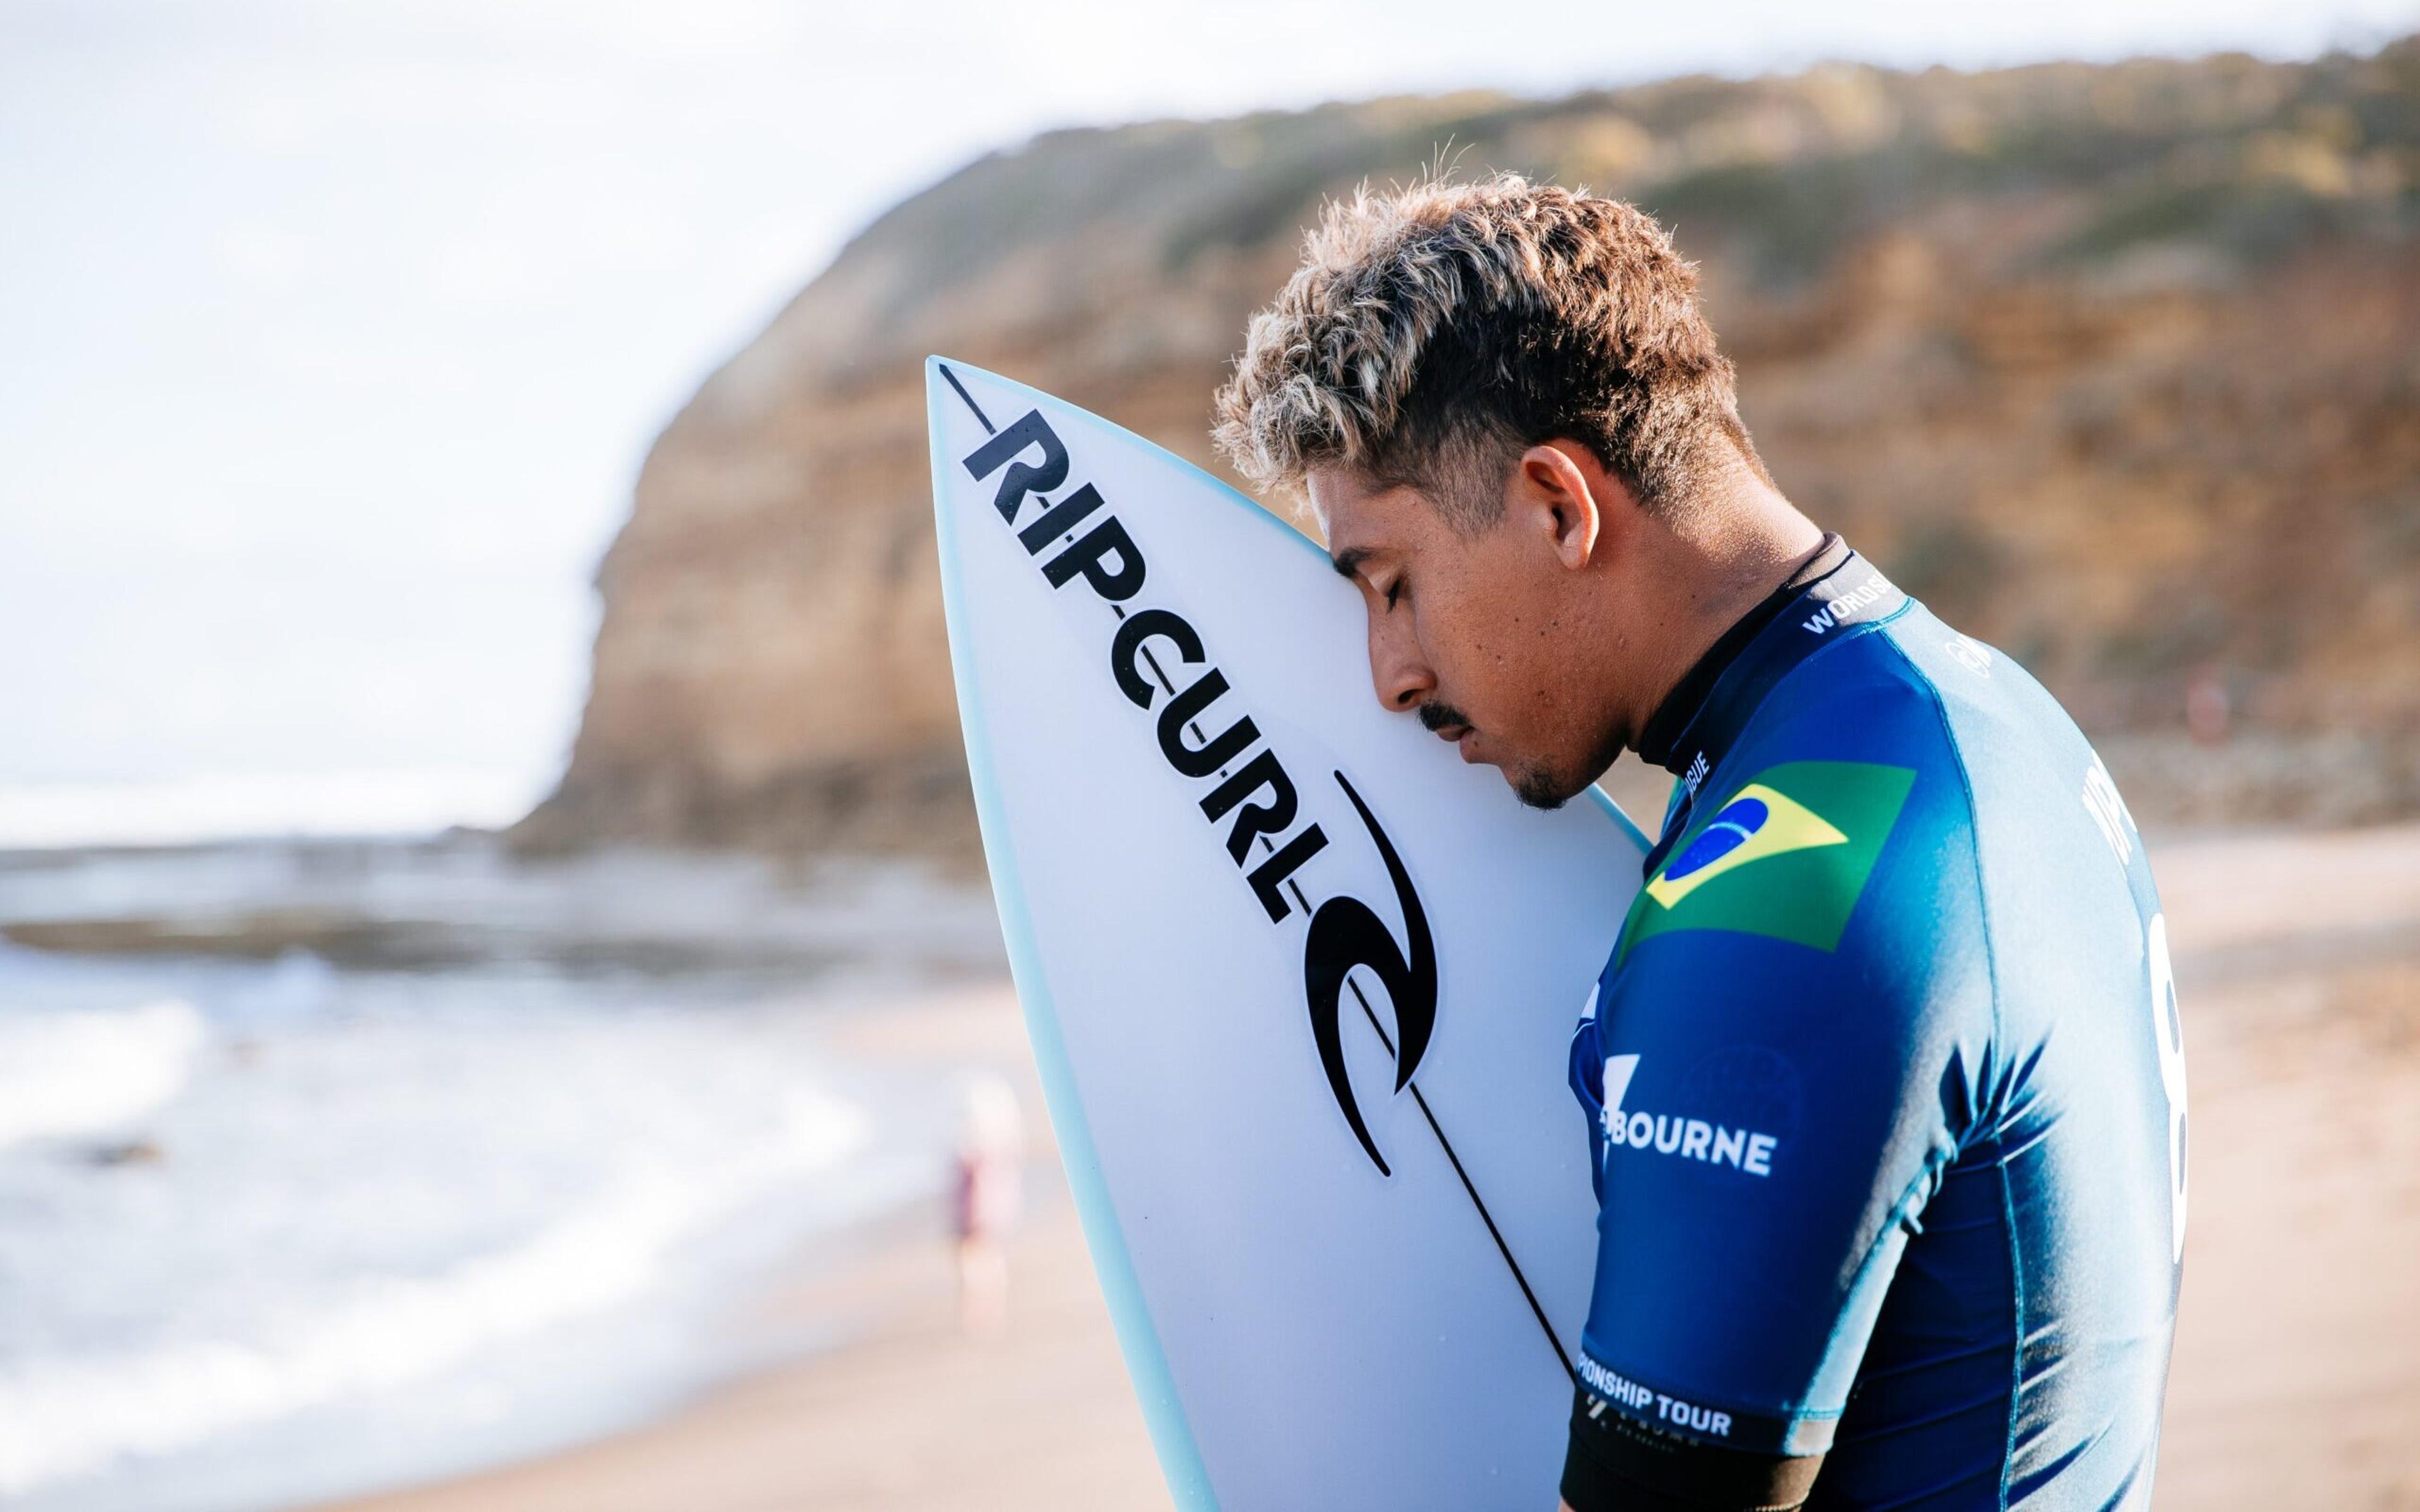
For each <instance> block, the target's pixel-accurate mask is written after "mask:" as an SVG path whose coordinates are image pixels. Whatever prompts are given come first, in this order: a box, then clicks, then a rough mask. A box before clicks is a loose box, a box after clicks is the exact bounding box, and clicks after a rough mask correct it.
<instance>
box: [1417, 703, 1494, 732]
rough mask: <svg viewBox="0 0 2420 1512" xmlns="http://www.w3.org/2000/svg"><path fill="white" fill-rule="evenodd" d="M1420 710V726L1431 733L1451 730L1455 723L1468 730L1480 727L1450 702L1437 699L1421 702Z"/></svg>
mask: <svg viewBox="0 0 2420 1512" xmlns="http://www.w3.org/2000/svg"><path fill="white" fill-rule="evenodd" d="M1419 717H1420V727H1421V728H1422V729H1424V730H1426V731H1428V732H1429V733H1431V734H1435V733H1437V732H1439V731H1442V730H1450V729H1452V728H1453V727H1454V726H1455V725H1460V726H1462V727H1463V728H1464V729H1466V730H1476V729H1477V728H1479V727H1478V726H1477V725H1474V724H1472V723H1471V722H1470V716H1468V715H1466V714H1465V713H1463V712H1462V711H1461V710H1460V709H1457V708H1455V707H1454V706H1453V705H1452V704H1450V703H1443V702H1437V701H1436V700H1435V699H1432V700H1430V701H1429V702H1426V703H1423V704H1421V705H1420V706H1419Z"/></svg>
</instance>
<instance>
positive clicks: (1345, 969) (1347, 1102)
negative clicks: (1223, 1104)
mask: <svg viewBox="0 0 2420 1512" xmlns="http://www.w3.org/2000/svg"><path fill="white" fill-rule="evenodd" d="M970 408H971V401H970ZM964 466H965V468H966V470H967V472H968V475H969V476H970V477H972V478H973V479H975V480H976V481H977V482H983V481H985V480H986V479H989V478H991V477H992V476H993V475H994V474H995V473H997V474H998V475H999V483H998V485H997V486H996V488H995V491H994V493H993V495H992V507H993V509H994V510H995V511H996V512H997V513H998V514H999V516H1000V517H1001V520H1002V521H1003V522H1005V523H1006V524H1007V525H1008V526H1009V527H1010V528H1011V529H1012V530H1015V531H1016V539H1017V542H1018V544H1019V545H1021V546H1022V547H1023V548H1025V552H1026V555H1028V556H1029V557H1032V558H1033V559H1034V560H1035V561H1036V563H1037V564H1038V565H1039V566H1040V569H1041V572H1042V577H1043V579H1044V580H1045V581H1046V582H1047V583H1048V584H1049V585H1050V587H1051V588H1052V589H1053V590H1054V591H1057V590H1063V589H1065V588H1067V587H1069V586H1070V585H1072V584H1074V583H1076V582H1078V581H1079V580H1080V581H1081V582H1083V583H1084V584H1085V586H1086V587H1088V588H1090V589H1091V590H1092V591H1093V593H1094V594H1095V595H1097V596H1098V597H1099V598H1100V599H1101V601H1102V602H1103V603H1105V604H1107V605H1108V606H1109V608H1110V609H1112V610H1113V611H1114V612H1115V614H1116V617H1117V619H1116V625H1117V627H1116V629H1115V631H1114V632H1113V633H1112V634H1111V636H1110V638H1109V674H1110V676H1111V677H1112V678H1113V679H1114V680H1115V681H1116V683H1117V687H1118V690H1119V692H1121V693H1122V694H1124V695H1125V699H1126V701H1127V702H1131V703H1132V704H1133V705H1134V706H1135V707H1136V708H1138V709H1141V710H1144V711H1146V712H1149V711H1151V709H1152V706H1153V703H1154V702H1155V701H1157V702H1158V703H1159V708H1158V718H1157V734H1158V738H1159V750H1160V754H1161V756H1162V757H1163V758H1164V759H1165V760H1166V761H1167V763H1168V764H1169V766H1170V767H1171V769H1172V770H1174V771H1175V772H1176V773H1177V774H1178V775H1179V776H1181V777H1183V778H1185V779H1188V780H1190V781H1193V782H1206V783H1212V784H1213V785H1212V786H1210V788H1209V790H1208V791H1207V792H1205V793H1203V794H1202V795H1201V797H1200V799H1199V800H1198V801H1199V805H1200V808H1201V810H1202V817H1203V818H1204V819H1205V820H1207V821H1209V823H1210V824H1211V825H1213V826H1214V828H1213V831H1212V832H1213V834H1214V835H1216V834H1218V832H1219V830H1220V829H1221V828H1223V832H1224V833H1223V837H1222V838H1223V840H1224V842H1225V848H1226V852H1227V856H1228V859H1229V860H1230V861H1232V862H1233V865H1234V866H1235V868H1236V869H1237V870H1238V871H1239V872H1242V874H1243V878H1244V880H1245V882H1246V883H1248V884H1249V886H1250V887H1251V890H1252V895H1253V897H1255V898H1256V899H1258V900H1259V902H1260V904H1261V907H1262V909H1263V910H1264V912H1265V913H1266V914H1267V915H1268V918H1269V921H1270V922H1271V923H1272V924H1275V923H1280V922H1282V921H1283V920H1284V919H1285V918H1287V917H1288V916H1289V915H1291V914H1292V913H1294V912H1295V909H1296V907H1297V905H1298V906H1299V908H1300V910H1301V911H1302V912H1303V913H1304V914H1306V915H1308V916H1309V918H1310V924H1309V927H1308V930H1307V933H1306V935H1305V939H1304V945H1303V988H1304V995H1305V997H1306V998H1307V1000H1308V1006H1309V1009H1310V1012H1311V1029H1312V1036H1313V1038H1314V1040H1315V1041H1317V1043H1318V1047H1319V1055H1320V1060H1321V1063H1322V1066H1323V1069H1324V1070H1325V1071H1326V1074H1327V1082H1328V1087H1329V1089H1330V1090H1331V1091H1332V1092H1333V1093H1334V1094H1335V1097H1336V1101H1337V1105H1338V1107H1339V1108H1340V1109H1341V1110H1342V1113H1343V1115H1344V1119H1345V1121H1346V1123H1347V1124H1349V1125H1350V1126H1351V1128H1352V1130H1353V1134H1354V1136H1355V1137H1356V1138H1357V1140H1358V1141H1359V1142H1360V1145H1361V1149H1362V1150H1363V1152H1364V1153H1365V1154H1367V1155H1368V1156H1369V1158H1370V1160H1371V1162H1372V1164H1373V1165H1376V1166H1377V1168H1378V1170H1379V1172H1380V1173H1381V1174H1388V1165H1387V1162H1386V1160H1385V1159H1384V1158H1383V1157H1382V1156H1381V1155H1380V1154H1379V1152H1378V1147H1377V1144H1376V1142H1375V1141H1374V1140H1373V1138H1372V1137H1371V1134H1370V1131H1369V1128H1368V1127H1367V1125H1366V1124H1365V1123H1364V1121H1363V1119H1362V1116H1361V1110H1360V1108H1359V1106H1358V1105H1357V1103H1356V1101H1355V1099H1354V1094H1353V1088H1352V1084H1351V1082H1350V1080H1349V1079H1348V1078H1347V1076H1346V1074H1345V1063H1344V1048H1343V1036H1342V1027H1341V1025H1340V1021H1339V1018H1340V1015H1339V1005H1340V1002H1341V1000H1342V995H1343V994H1344V993H1345V992H1346V990H1347V989H1348V988H1350V989H1351V991H1352V992H1353V994H1354V995H1355V996H1356V997H1357V998H1360V997H1361V994H1360V990H1359V988H1358V987H1357V986H1353V985H1352V984H1351V983H1350V982H1349V981H1348V980H1347V979H1348V978H1349V977H1350V975H1351V973H1352V972H1354V971H1355V970H1356V969H1366V970H1367V971H1369V972H1370V973H1372V974H1373V975H1374V976H1375V977H1376V978H1377V979H1378V980H1379V981H1380V982H1381V983H1383V984H1384V985H1385V987H1386V989H1387V995H1388V998H1389V999H1390V1000H1391V1002H1392V1005H1393V1008H1394V1015H1395V1028H1396V1033H1395V1035H1394V1036H1392V1037H1389V1036H1388V1035H1387V1034H1386V1032H1385V1030H1384V1029H1383V1028H1379V1029H1378V1032H1379V1039H1380V1041H1381V1042H1382V1043H1384V1044H1385V1045H1386V1046H1387V1049H1388V1053H1389V1054H1390V1055H1392V1056H1393V1057H1394V1062H1395V1090H1396V1091H1398V1092H1401V1091H1402V1090H1404V1088H1405V1087H1406V1086H1407V1085H1409V1083H1410V1082H1411V1079H1412V1073H1413V1072H1415V1071H1416V1070H1418V1069H1419V1062H1420V1057H1421V1056H1422V1055H1423V1054H1424V1053H1425V1052H1426V1051H1427V1049H1428V1044H1429V1041H1430V1038H1431V1035H1432V1032H1433V1031H1434V1029H1435V1025H1436V1002H1437V964H1436V949H1435V941H1434V939H1433V938H1432V936H1431V933H1430V930H1429V924H1428V917H1427V914H1426V912H1425V911H1424V910H1423V909H1422V907H1421V905H1420V900H1419V894H1418V893H1417V892H1416V891H1415V890H1414V888H1413V887H1412V882H1411V877H1410V874H1409V873H1408V872H1406V871H1405V869H1404V862H1403V858H1402V857H1401V856H1399V855H1398V854H1397V853H1396V850H1395V847H1394V845H1393V844H1392V843H1391V842H1390V841H1388V838H1387V834H1386V832H1385V830H1383V829H1382V828H1380V827H1379V825H1378V821H1377V819H1376V817H1375V816H1374V815H1373V814H1372V813H1371V811H1370V809H1369V806H1368V805H1367V804H1365V803H1364V802H1362V800H1361V795H1360V794H1358V793H1357V792H1356V791H1355V790H1354V787H1353V784H1352V783H1351V782H1350V781H1349V780H1347V779H1346V778H1345V776H1344V774H1343V773H1342V772H1338V773H1336V774H1334V775H1335V778H1336V781H1337V785H1338V786H1339V787H1341V788H1342V790H1343V792H1344V795H1345V797H1346V798H1347V799H1348V800H1349V801H1350V802H1351V803H1352V805H1353V808H1354V810H1355V812H1356V813H1357V814H1358V815H1359V817H1360V819H1361V823H1362V824H1363V825H1364V826H1365V827H1366V828H1367V829H1368V830H1369V832H1370V838H1371V841H1372V842H1373V845H1374V846H1375V847H1376V850H1377V853H1378V856H1379V859H1380V860H1381V861H1382V862H1383V863H1384V864H1385V866H1386V869H1387V874H1388V879H1389V881H1391V882H1392V884H1393V886H1394V891H1395V897H1396V901H1397V903H1398V904H1399V905H1400V906H1401V908H1402V911H1403V916H1404V936H1405V938H1404V941H1403V942H1401V943H1398V942H1397V940H1396V939H1395V937H1394V934H1393V933H1392V932H1391V931H1389V930H1388V927H1387V925H1386V923H1385V921H1384V920H1383V919H1381V918H1379V917H1378V914H1377V912H1376V911H1375V910H1373V908H1371V907H1370V905H1369V904H1367V903H1363V902H1362V901H1361V900H1359V899H1358V898H1355V897H1353V896H1351V895H1349V894H1344V893H1339V894H1337V895H1335V896H1333V897H1330V898H1328V899H1327V900H1326V902H1324V903H1320V904H1319V905H1318V907H1317V908H1315V909H1314V908H1313V907H1312V906H1311V902H1310V900H1309V899H1308V898H1307V897H1305V896H1304V894H1303V891H1302V887H1301V884H1300V883H1299V882H1298V881H1297V880H1296V879H1295V873H1296V872H1300V871H1301V870H1302V868H1303V866H1304V864H1305V863H1306V862H1308V861H1310V860H1311V857H1313V856H1317V855H1319V854H1320V852H1322V851H1323V850H1325V849H1326V847H1327V837H1326V834H1325V833H1324V832H1323V831H1322V830H1321V829H1320V826H1319V825H1317V824H1315V823H1305V824H1302V825H1300V827H1298V828H1297V827H1295V822H1296V820H1297V819H1298V818H1299V817H1300V810H1301V807H1302V805H1301V795H1300V791H1299V790H1298V789H1297V788H1296V786H1295V780H1294V779H1293V777H1292V776H1291V775H1290V774H1289V773H1288V772H1287V771H1286V768H1285V765H1284V764H1283V763H1282V762H1281V761H1280V759H1279V757H1278V754H1277V752H1276V750H1275V749H1273V748H1270V747H1269V746H1268V745H1266V744H1265V743H1264V742H1263V741H1262V738H1261V732H1260V727H1259V726H1258V725H1256V724H1254V723H1253V722H1252V719H1251V717H1250V716H1249V715H1246V714H1239V715H1237V717H1235V719H1234V720H1233V723H1231V724H1229V725H1228V726H1227V728H1226V729H1224V730H1223V731H1220V732H1219V733H1218V734H1216V735H1205V734H1204V733H1203V730H1204V726H1203V725H1202V723H1201V720H1202V717H1203V716H1204V715H1206V714H1208V713H1209V712H1210V710H1211V708H1212V706H1213V705H1215V704H1217V703H1218V701H1219V700H1220V699H1221V698H1222V697H1224V696H1225V695H1226V694H1227V693H1228V692H1229V691H1230V689H1229V687H1228V682H1227V676H1226V673H1225V672H1223V671H1220V670H1219V669H1218V667H1216V666H1212V665H1209V656H1208V652H1207V650H1206V648H1205V647H1204V645H1203V644H1202V636H1201V634H1200V632H1199V631H1197V630H1196V629H1195V628H1194V626H1193V625H1192V624H1191V623H1190V622H1189V621H1187V620H1186V619H1185V618H1184V617H1183V616H1182V615H1179V614H1177V613H1176V612H1175V611H1173V610H1171V609H1154V608H1140V609H1137V608H1130V607H1129V606H1130V605H1131V604H1132V603H1133V601H1134V599H1135V596H1136V595H1137V594H1139V593H1140V591H1141V589H1142V585H1143V580H1144V576H1145V572H1146V568H1145V564H1144V562H1143V555H1142V551H1141V549H1140V548H1139V547H1137V546H1136V544H1135V541H1134V538H1133V536H1132V535H1130V534H1129V533H1128V532H1127V531H1126V528H1125V525H1124V524H1123V523H1122V522H1121V521H1120V520H1119V519H1118V517H1117V516H1116V514H1115V513H1113V512H1109V511H1108V510H1107V509H1106V506H1105V502H1104V501H1103V499H1102V497H1101V494H1100V491H1099V490H1098V489H1096V488H1095V487H1094V486H1093V485H1091V484H1089V483H1083V484H1079V485H1078V486H1076V487H1075V488H1074V489H1073V490H1072V491H1070V492H1068V493H1067V494H1065V495H1064V496H1063V497H1062V498H1061V499H1060V500H1059V501H1058V502H1057V503H1055V504H1054V503H1051V502H1049V501H1048V500H1047V498H1046V497H1045V496H1046V495H1048V494H1051V493H1055V492H1057V491H1058V490H1059V489H1061V488H1062V487H1064V486H1065V485H1066V482H1067V475H1068V471H1069V464H1068V456H1067V448H1066V446H1065V444H1064V443H1063V441H1062V440H1060V438H1059V436H1058V434H1057V433H1056V432H1055V431H1053V430H1052V429H1051V428H1050V425H1049V423H1048V422H1047V421H1046V420H1045V419H1044V418H1043V417H1042V413H1041V411H1039V410H1033V411H1030V412H1028V413H1027V414H1026V415H1025V417H1024V418H1023V419H1021V420H1018V421H1016V422H1015V423H1013V424H1009V425H1006V426H1003V427H1002V428H1001V429H1000V430H999V431H997V432H995V433H994V434H993V435H992V436H991V437H990V438H989V439H988V440H985V442H984V443H983V444H982V445H980V446H978V447H976V448H975V449H974V451H973V452H971V453H970V454H969V455H967V457H966V458H965V460H964ZM1029 502H1031V504H1032V507H1031V508H1029ZM1020 517H1026V518H1024V520H1023V522H1022V523H1020ZM1096 517H1097V518H1096ZM1079 527H1080V528H1082V532H1083V533H1081V534H1080V535H1079V534H1077V533H1076V532H1077V531H1078V528H1079ZM1054 544H1056V545H1058V546H1059V548H1060V549H1058V550H1057V551H1055V552H1051V548H1052V547H1053V546H1054ZM1046 552H1051V554H1049V555H1047V556H1046V555H1045V553H1046ZM1155 646H1160V647H1165V648H1166V649H1167V650H1169V651H1170V652H1171V653H1173V655H1174V656H1175V657H1176V659H1177V660H1178V662H1179V663H1181V664H1182V665H1184V666H1187V667H1200V668H1202V671H1201V672H1200V673H1199V674H1198V675H1197V676H1195V677H1194V679H1193V680H1192V681H1191V682H1190V683H1188V684H1187V686H1186V687H1184V688H1182V689H1179V688H1178V687H1176V686H1175V684H1174V682H1173V681H1172V680H1171V678H1170V676H1169V674H1168V671H1167V670H1166V668H1165V667H1164V666H1163V664H1162V663H1161V661H1160V659H1159V656H1158V655H1157V654H1156V651H1155V649H1154V648H1155ZM1146 669H1148V672H1149V675H1146ZM1188 732H1190V733H1191V735H1192V741H1191V742H1188V741H1187V738H1186V737H1187V733H1188ZM1231 767H1232V768H1233V771H1232V772H1231V771H1229V768H1231ZM1254 841H1259V843H1260V851H1259V854H1258V855H1257V856H1256V855H1255V854H1254V851H1253V848H1252V847H1253V842H1254ZM1361 1006H1362V1009H1363V1011H1364V1012H1365V1014H1370V1018H1371V1026H1372V1027H1373V1028H1378V1024H1377V1020H1376V1017H1375V1015H1374V1013H1372V1012H1371V1010H1370V1005H1369V1003H1368V1000H1367V999H1366V998H1362V999H1361Z"/></svg>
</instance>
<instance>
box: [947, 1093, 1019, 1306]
mask: <svg viewBox="0 0 2420 1512" xmlns="http://www.w3.org/2000/svg"><path fill="white" fill-rule="evenodd" d="M1024 1167H1025V1116H1024V1114H1023V1112H1022V1111H1020V1110H1019V1109H1018V1107H1017V1103H1016V1089H1015V1088H1011V1087H1010V1086H1009V1085H1008V1083H1007V1082H1006V1081H1004V1080H1002V1079H1001V1077H999V1076H997V1075H995V1074H992V1073H991V1072H979V1073H977V1074H976V1075H973V1076H971V1077H970V1078H968V1080H967V1081H966V1083H965V1085H964V1086H963V1087H962V1088H961V1089H960V1091H959V1094H958V1149H957V1180H956V1181H955V1182H954V1184H953V1187H952V1193H953V1196H952V1207H951V1215H950V1216H951V1228H952V1233H953V1235H954V1238H955V1240H956V1242H957V1251H958V1322H959V1325H960V1326H961V1327H962V1328H964V1329H965V1330H966V1332H968V1333H969V1334H990V1333H995V1332H997V1331H998V1330H999V1328H1000V1326H1001V1323H1002V1322H1003V1321H1005V1320H1006V1319H1007V1316H1008V1232H1009V1230H1010V1229H1011V1228H1013V1227H1016V1218H1017V1213H1018V1212H1019V1211H1020V1210H1021V1209H1022V1207H1023V1205H1024V1197H1025V1194H1024V1181H1023V1175H1024Z"/></svg>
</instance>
